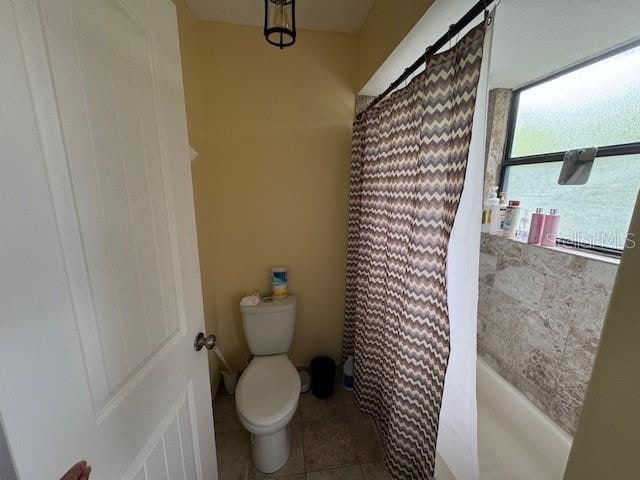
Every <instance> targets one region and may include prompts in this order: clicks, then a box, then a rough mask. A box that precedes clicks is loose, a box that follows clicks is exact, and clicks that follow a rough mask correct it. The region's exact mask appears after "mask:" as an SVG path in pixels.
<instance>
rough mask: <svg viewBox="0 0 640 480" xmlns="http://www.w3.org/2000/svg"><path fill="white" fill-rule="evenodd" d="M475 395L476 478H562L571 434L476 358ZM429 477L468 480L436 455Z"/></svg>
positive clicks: (530, 479)
mask: <svg viewBox="0 0 640 480" xmlns="http://www.w3.org/2000/svg"><path fill="white" fill-rule="evenodd" d="M477 396H478V461H479V464H480V480H562V476H563V473H564V469H565V466H566V463H567V458H568V457H569V450H570V449H571V441H572V439H571V437H570V436H569V435H567V434H566V433H565V432H564V430H562V429H561V428H560V427H558V426H557V425H556V424H555V423H553V421H551V420H550V419H549V417H547V416H546V415H545V414H544V413H542V412H541V411H540V410H538V408H537V407H536V406H535V405H533V404H532V403H531V402H530V401H529V400H528V399H527V398H526V397H525V396H524V395H523V394H522V393H520V392H519V391H518V390H516V389H515V388H514V387H513V386H512V385H511V384H510V383H509V382H507V381H506V380H505V379H504V378H502V377H501V376H500V375H498V373H496V372H495V370H493V369H492V368H491V367H489V365H487V364H486V363H485V362H484V361H483V360H482V359H480V358H478V367H477ZM435 476H436V480H470V479H466V478H459V479H456V478H455V477H454V476H453V475H452V474H451V471H450V470H449V469H448V468H447V466H446V464H445V463H444V461H443V460H442V457H440V456H439V455H438V456H437V457H436V475H435Z"/></svg>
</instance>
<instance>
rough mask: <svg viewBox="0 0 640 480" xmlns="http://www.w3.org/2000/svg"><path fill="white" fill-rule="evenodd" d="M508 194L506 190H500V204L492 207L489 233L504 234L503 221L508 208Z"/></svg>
mask: <svg viewBox="0 0 640 480" xmlns="http://www.w3.org/2000/svg"><path fill="white" fill-rule="evenodd" d="M506 196H507V194H506V193H505V192H500V200H499V201H498V204H497V205H494V206H493V207H491V222H490V223H489V233H490V234H491V235H502V221H503V220H504V214H505V212H506V210H507V198H506Z"/></svg>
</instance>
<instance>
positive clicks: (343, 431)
mask: <svg viewBox="0 0 640 480" xmlns="http://www.w3.org/2000/svg"><path fill="white" fill-rule="evenodd" d="M214 418H215V427H216V445H217V451H218V470H219V478H220V480H249V479H281V480H387V479H388V477H387V473H386V470H385V467H384V460H383V458H384V453H383V450H382V445H381V443H380V439H379V436H378V432H377V430H376V427H375V425H374V423H373V420H372V419H371V417H369V416H368V415H365V414H363V413H362V412H360V411H359V410H358V408H357V407H356V406H355V404H354V402H353V397H352V394H351V393H350V392H347V391H345V390H344V389H342V388H341V387H337V388H336V392H335V393H334V395H333V397H331V398H329V399H327V400H321V399H319V398H316V397H314V396H313V395H312V394H311V392H309V393H305V394H304V395H301V396H300V402H299V404H298V410H297V412H296V414H295V416H294V417H293V420H292V421H291V442H292V443H291V454H290V456H289V461H288V462H287V464H286V465H285V466H284V467H283V468H282V469H281V470H279V471H278V472H276V473H273V474H271V475H266V474H264V473H261V472H259V471H258V470H256V469H255V468H254V467H253V465H252V463H251V451H250V443H249V442H250V440H249V433H248V432H247V431H246V430H244V428H243V427H242V425H241V424H240V421H239V420H238V416H237V414H236V410H235V400H234V398H233V397H231V396H228V395H226V394H225V393H221V394H219V395H218V396H217V397H216V400H215V409H214Z"/></svg>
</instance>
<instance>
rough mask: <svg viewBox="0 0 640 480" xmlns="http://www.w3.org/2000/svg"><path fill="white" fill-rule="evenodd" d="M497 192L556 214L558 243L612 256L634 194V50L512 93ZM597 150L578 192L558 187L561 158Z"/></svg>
mask: <svg viewBox="0 0 640 480" xmlns="http://www.w3.org/2000/svg"><path fill="white" fill-rule="evenodd" d="M507 138H508V140H507V154H506V157H505V160H504V162H503V165H502V172H501V184H500V187H501V191H505V192H507V195H508V198H509V199H513V200H520V201H521V205H522V207H523V209H525V210H527V211H529V212H530V213H531V212H534V211H535V209H536V208H538V207H541V208H543V209H544V211H545V212H548V211H549V209H551V208H557V209H558V213H559V214H560V230H559V233H558V239H559V240H558V243H561V244H565V245H569V246H574V247H579V248H587V249H591V250H596V251H601V252H605V253H613V254H620V252H621V250H622V248H623V247H624V245H625V241H626V239H627V230H628V228H629V222H630V220H631V215H632V213H633V208H634V204H635V200H636V196H637V194H638V189H639V188H640V46H635V47H632V48H629V47H627V48H626V49H625V50H622V51H620V50H618V51H617V52H615V53H613V54H609V55H607V56H606V57H605V58H600V59H598V60H596V61H591V62H589V63H588V64H583V65H581V66H578V67H575V68H572V69H570V70H568V71H565V72H562V73H560V74H557V75H554V76H553V77H551V78H548V79H545V80H542V81H540V82H536V83H535V84H532V85H529V86H527V87H524V88H522V89H519V90H516V91H515V92H514V96H513V101H512V110H511V116H510V120H509V134H508V137H507ZM585 147H598V153H597V156H596V158H595V161H594V163H593V169H592V171H591V176H590V178H589V180H588V182H587V183H586V184H584V185H558V175H559V173H560V169H561V167H562V160H563V158H564V154H565V152H566V151H567V150H572V149H576V148H585Z"/></svg>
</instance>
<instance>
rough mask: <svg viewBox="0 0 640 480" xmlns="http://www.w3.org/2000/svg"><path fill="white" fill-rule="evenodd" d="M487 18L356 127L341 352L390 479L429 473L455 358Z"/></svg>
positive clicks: (427, 476) (416, 478) (418, 479)
mask: <svg viewBox="0 0 640 480" xmlns="http://www.w3.org/2000/svg"><path fill="white" fill-rule="evenodd" d="M483 41H484V24H481V25H480V26H478V27H476V28H474V29H473V30H471V31H470V32H469V33H468V34H467V35H466V36H465V37H463V38H462V40H460V41H459V42H458V44H457V45H456V46H455V47H453V48H452V49H450V50H448V51H446V52H444V53H441V54H439V55H437V56H435V57H433V58H431V59H430V60H428V63H427V65H426V69H425V71H424V72H422V73H421V74H419V75H417V76H416V77H415V78H414V79H413V80H412V81H411V83H410V84H409V85H408V86H407V87H405V88H403V89H402V90H399V91H396V92H395V93H394V94H393V95H392V96H391V97H390V98H389V99H388V100H386V101H384V102H382V103H381V104H380V105H379V106H377V107H375V108H373V109H371V110H369V111H368V112H366V114H365V115H363V117H362V118H360V119H358V120H357V121H356V122H355V124H354V137H353V146H352V163H351V191H350V199H349V202H350V205H349V239H348V251H347V286H346V306H345V325H344V327H345V328H344V342H343V356H344V357H345V358H346V357H347V356H348V355H353V356H354V363H355V373H354V374H355V399H356V403H357V404H358V406H359V407H360V409H362V410H363V411H365V412H367V413H369V414H371V415H372V416H373V417H374V418H375V420H376V423H377V424H378V428H379V430H380V433H381V436H382V438H383V443H384V446H385V454H386V463H387V468H388V471H389V474H390V476H391V477H392V478H394V479H397V480H400V479H402V480H405V479H410V480H422V479H432V478H433V472H434V466H435V453H436V440H437V435H438V417H439V414H440V405H441V401H442V392H443V388H444V378H445V372H446V369H447V362H448V359H449V318H448V312H447V286H446V265H447V247H448V242H449V236H450V233H451V229H452V226H453V222H454V218H455V215H456V210H457V208H458V203H459V201H460V196H461V193H462V187H463V184H464V177H465V171H466V165H467V156H468V153H469V142H470V138H471V126H472V121H473V113H474V107H475V100H476V89H477V85H478V79H479V77H480V66H481V63H482V49H483Z"/></svg>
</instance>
